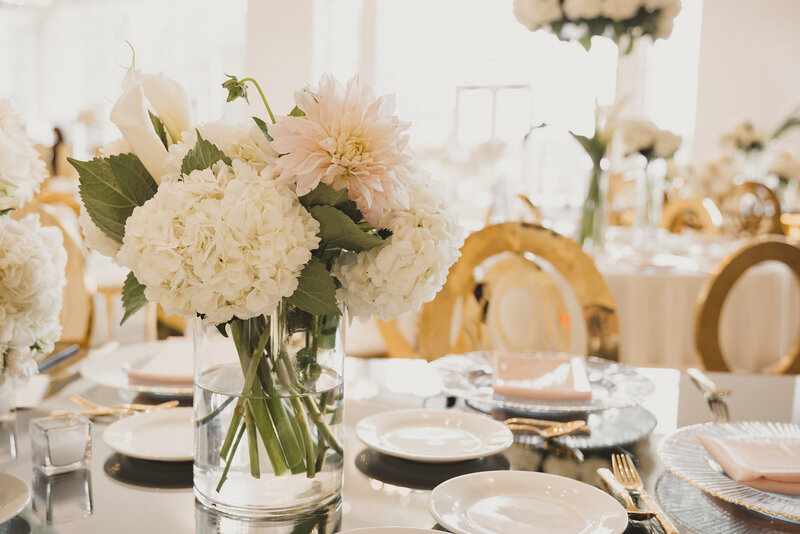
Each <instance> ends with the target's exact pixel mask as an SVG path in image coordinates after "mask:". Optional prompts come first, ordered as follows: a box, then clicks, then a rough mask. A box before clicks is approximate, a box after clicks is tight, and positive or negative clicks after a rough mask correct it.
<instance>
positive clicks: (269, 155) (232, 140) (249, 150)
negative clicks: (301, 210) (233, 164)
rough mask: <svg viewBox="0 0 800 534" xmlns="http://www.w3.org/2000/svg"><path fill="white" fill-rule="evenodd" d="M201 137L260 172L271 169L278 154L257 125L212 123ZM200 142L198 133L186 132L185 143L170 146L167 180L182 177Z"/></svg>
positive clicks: (207, 125)
mask: <svg viewBox="0 0 800 534" xmlns="http://www.w3.org/2000/svg"><path fill="white" fill-rule="evenodd" d="M197 129H198V130H200V135H202V136H203V139H205V140H206V141H210V142H211V143H213V144H214V145H216V146H217V148H219V149H220V150H222V151H223V152H224V153H225V155H226V156H228V157H229V158H231V159H232V160H241V161H243V162H244V163H247V164H248V165H249V166H250V167H253V168H254V169H255V170H256V171H258V172H261V171H262V170H264V169H265V168H266V167H268V166H271V165H272V164H273V163H274V161H275V159H276V158H277V157H278V153H277V152H275V150H273V148H272V146H270V142H269V141H268V140H267V138H266V137H265V136H264V133H263V132H262V131H261V130H260V129H259V128H258V126H257V125H256V124H255V123H254V122H245V123H231V122H226V121H217V122H209V123H206V124H203V125H202V126H199V127H198V128H197ZM196 143H197V132H196V131H195V130H187V131H185V132H183V135H182V141H180V142H178V143H175V144H173V145H170V147H169V155H168V156H167V161H166V164H165V167H166V169H167V176H166V177H164V178H163V180H165V181H175V180H177V179H178V178H179V177H180V173H181V164H182V163H183V158H184V157H186V154H188V153H189V151H190V150H191V149H192V148H194V146H195V144H196Z"/></svg>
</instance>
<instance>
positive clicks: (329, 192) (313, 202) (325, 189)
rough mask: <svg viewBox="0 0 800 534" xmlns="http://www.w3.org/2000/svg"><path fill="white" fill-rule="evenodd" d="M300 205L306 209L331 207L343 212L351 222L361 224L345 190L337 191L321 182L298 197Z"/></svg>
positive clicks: (359, 216) (358, 211)
mask: <svg viewBox="0 0 800 534" xmlns="http://www.w3.org/2000/svg"><path fill="white" fill-rule="evenodd" d="M300 203H301V204H302V205H303V206H304V207H305V208H307V209H308V208H310V207H311V206H333V207H335V208H337V209H339V210H340V211H343V212H344V213H345V214H346V215H347V216H348V217H350V218H351V219H352V220H353V222H361V220H362V219H363V218H364V215H363V214H362V213H361V210H359V209H358V206H356V203H355V202H353V201H352V200H349V199H348V198H347V189H339V190H338V191H337V190H335V189H333V188H331V187H330V186H328V185H326V184H323V183H321V182H320V184H319V185H317V187H316V188H314V189H313V190H312V191H310V192H308V193H306V194H305V195H303V196H302V197H300Z"/></svg>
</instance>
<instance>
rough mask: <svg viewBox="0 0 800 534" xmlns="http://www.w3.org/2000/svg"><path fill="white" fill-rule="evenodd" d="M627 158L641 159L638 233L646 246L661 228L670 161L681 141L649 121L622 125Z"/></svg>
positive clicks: (619, 133) (620, 136)
mask: <svg viewBox="0 0 800 534" xmlns="http://www.w3.org/2000/svg"><path fill="white" fill-rule="evenodd" d="M615 136H616V137H617V139H618V141H619V143H620V144H621V145H622V147H623V152H624V155H625V156H638V157H639V158H640V160H641V161H642V163H641V164H639V165H638V166H637V171H638V173H637V181H636V218H635V223H634V226H635V229H636V233H637V234H639V236H640V238H642V239H643V240H644V242H645V243H647V242H650V240H651V239H652V237H653V235H654V233H655V231H656V228H658V227H659V226H660V225H661V209H662V207H663V204H664V186H665V182H666V179H667V160H669V159H671V158H672V157H673V156H674V155H675V152H677V150H678V149H679V148H680V146H681V141H682V139H681V137H680V136H679V135H675V134H674V133H672V132H669V131H667V130H662V129H660V128H658V127H657V126H656V125H655V124H653V123H652V122H651V121H648V120H641V119H629V120H624V121H620V123H619V124H618V125H617V129H616V132H615Z"/></svg>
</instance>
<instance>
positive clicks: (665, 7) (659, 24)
mask: <svg viewBox="0 0 800 534" xmlns="http://www.w3.org/2000/svg"><path fill="white" fill-rule="evenodd" d="M650 1H651V2H654V3H657V4H658V6H657V8H658V9H659V12H658V18H656V32H655V34H654V35H653V38H654V39H668V38H669V36H670V35H672V29H673V27H674V26H675V17H677V16H678V13H680V12H681V0H650Z"/></svg>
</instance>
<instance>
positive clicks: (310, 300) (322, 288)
mask: <svg viewBox="0 0 800 534" xmlns="http://www.w3.org/2000/svg"><path fill="white" fill-rule="evenodd" d="M287 302H288V303H289V304H290V305H292V306H297V307H298V308H300V309H301V310H303V311H305V312H308V313H310V314H312V315H325V314H328V313H332V314H336V315H338V314H340V313H341V312H340V311H339V307H338V306H337V305H336V284H335V282H334V280H333V277H332V276H331V273H329V272H328V269H326V268H325V265H323V264H322V262H320V261H319V260H318V259H317V258H314V257H312V258H311V259H310V260H309V262H308V263H307V264H306V266H305V267H304V268H303V271H302V272H301V273H300V277H299V278H298V279H297V289H296V290H295V292H294V293H292V296H290V297H289V298H288V299H287Z"/></svg>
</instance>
